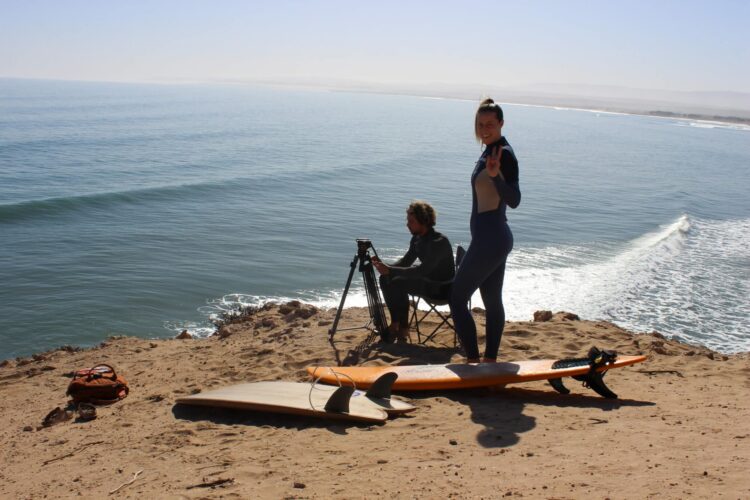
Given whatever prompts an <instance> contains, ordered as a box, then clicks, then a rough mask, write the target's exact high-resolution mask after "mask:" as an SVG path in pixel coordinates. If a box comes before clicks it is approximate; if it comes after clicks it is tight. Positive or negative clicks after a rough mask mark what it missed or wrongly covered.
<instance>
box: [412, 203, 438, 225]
mask: <svg viewBox="0 0 750 500" xmlns="http://www.w3.org/2000/svg"><path fill="white" fill-rule="evenodd" d="M406 213H407V214H412V215H413V216H414V218H415V219H417V222H419V223H420V224H422V225H424V226H427V227H435V222H436V221H437V212H435V209H434V208H432V205H430V204H429V203H427V202H426V201H422V200H415V201H412V202H411V205H409V208H407V209H406Z"/></svg>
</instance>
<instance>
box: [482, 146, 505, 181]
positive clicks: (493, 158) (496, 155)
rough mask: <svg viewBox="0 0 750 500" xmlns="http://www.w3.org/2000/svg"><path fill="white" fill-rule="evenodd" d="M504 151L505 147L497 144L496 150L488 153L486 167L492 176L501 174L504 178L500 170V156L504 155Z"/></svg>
mask: <svg viewBox="0 0 750 500" xmlns="http://www.w3.org/2000/svg"><path fill="white" fill-rule="evenodd" d="M502 153H503V148H501V147H500V146H495V149H494V151H492V152H491V153H490V154H488V155H487V158H486V160H485V161H486V163H485V168H486V169H487V174H488V175H489V176H490V177H497V176H498V175H499V176H500V178H501V179H503V174H502V172H500V158H501V157H502Z"/></svg>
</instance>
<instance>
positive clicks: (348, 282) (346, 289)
mask: <svg viewBox="0 0 750 500" xmlns="http://www.w3.org/2000/svg"><path fill="white" fill-rule="evenodd" d="M358 260H359V255H355V256H354V259H353V260H352V263H351V269H349V277H348V278H347V279H346V286H345V287H344V293H343V294H341V302H340V303H339V308H338V309H337V310H336V319H334V320H333V325H332V326H331V328H329V330H328V336H329V337H330V338H331V339H333V334H334V333H336V328H337V327H338V326H339V319H341V311H343V310H344V301H345V300H346V294H347V292H349V286H350V285H351V284H352V276H354V270H355V269H356V268H357V261H358Z"/></svg>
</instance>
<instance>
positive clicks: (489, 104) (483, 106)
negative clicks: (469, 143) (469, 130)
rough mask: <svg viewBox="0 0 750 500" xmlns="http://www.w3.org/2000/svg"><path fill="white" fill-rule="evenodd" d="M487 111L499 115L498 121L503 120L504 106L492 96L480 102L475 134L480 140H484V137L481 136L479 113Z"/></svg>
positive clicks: (475, 121)
mask: <svg viewBox="0 0 750 500" xmlns="http://www.w3.org/2000/svg"><path fill="white" fill-rule="evenodd" d="M485 113H492V114H494V115H495V116H496V117H497V121H499V122H501V121H503V108H501V107H500V105H499V104H497V103H496V102H495V101H493V100H492V99H491V98H490V97H488V98H487V99H485V100H483V101H482V102H481V103H479V107H478V108H477V114H476V115H474V136H475V137H476V138H477V141H479V142H482V138H481V137H480V136H479V115H480V114H485Z"/></svg>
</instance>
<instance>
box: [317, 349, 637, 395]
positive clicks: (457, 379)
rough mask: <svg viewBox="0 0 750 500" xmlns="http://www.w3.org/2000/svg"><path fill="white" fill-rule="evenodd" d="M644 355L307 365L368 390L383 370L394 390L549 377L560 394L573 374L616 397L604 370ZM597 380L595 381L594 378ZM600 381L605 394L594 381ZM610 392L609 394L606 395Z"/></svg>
mask: <svg viewBox="0 0 750 500" xmlns="http://www.w3.org/2000/svg"><path fill="white" fill-rule="evenodd" d="M646 359H647V358H646V356H617V358H616V359H615V360H614V361H612V362H610V363H608V364H606V365H602V366H597V367H595V368H594V369H593V370H592V368H591V367H592V365H591V363H590V362H589V360H588V359H586V358H581V359H571V360H555V359H539V360H528V361H516V362H500V363H480V364H448V365H404V366H340V367H334V366H309V367H307V372H308V373H309V374H310V375H311V376H312V377H313V378H315V379H318V378H319V379H320V381H321V382H325V383H328V384H335V385H340V384H343V385H349V386H354V387H356V388H357V389H367V388H368V387H369V386H370V385H371V384H372V383H373V382H374V381H375V380H376V379H377V378H378V377H380V376H381V375H383V374H385V373H395V374H397V375H398V378H397V379H396V381H395V382H394V383H393V387H392V390H394V391H425V390H435V389H467V388H473V387H488V386H494V385H506V384H518V383H521V382H531V381H534V380H549V381H550V383H551V384H552V386H553V387H554V388H555V389H556V390H558V391H559V392H562V393H567V392H568V391H567V389H565V387H564V386H563V385H562V383H561V382H560V379H562V378H563V377H576V378H578V379H579V380H583V381H585V382H588V384H589V385H590V386H591V388H592V389H594V390H596V392H598V393H599V394H601V395H602V396H605V397H617V396H616V395H615V394H614V393H612V392H611V391H609V389H607V388H606V386H604V385H603V382H601V375H602V373H603V372H605V371H607V370H610V369H613V368H622V367H623V366H629V365H633V364H635V363H641V362H643V361H646ZM597 379H598V380H597ZM598 383H601V384H602V386H603V389H602V390H603V391H604V392H605V393H604V394H603V393H602V392H600V391H599V390H597V389H598V387H596V384H598ZM606 391H609V394H606Z"/></svg>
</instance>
